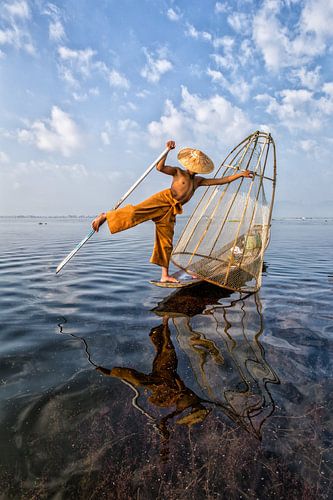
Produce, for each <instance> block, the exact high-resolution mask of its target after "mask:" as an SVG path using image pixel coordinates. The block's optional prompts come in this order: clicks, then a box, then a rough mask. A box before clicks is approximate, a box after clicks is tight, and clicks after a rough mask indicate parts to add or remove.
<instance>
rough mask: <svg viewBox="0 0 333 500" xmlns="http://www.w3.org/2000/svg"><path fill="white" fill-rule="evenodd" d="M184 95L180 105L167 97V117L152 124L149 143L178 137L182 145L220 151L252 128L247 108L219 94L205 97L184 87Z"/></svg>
mask: <svg viewBox="0 0 333 500" xmlns="http://www.w3.org/2000/svg"><path fill="white" fill-rule="evenodd" d="M181 97H182V100H181V103H180V106H178V107H177V108H176V107H175V106H174V104H173V103H172V102H171V101H170V100H167V101H166V103H165V111H164V114H163V116H161V118H160V119H159V121H153V122H151V123H150V124H149V126H148V132H149V142H150V144H151V145H152V146H153V147H155V146H159V145H160V144H161V143H163V142H164V141H165V140H166V139H167V138H169V137H174V138H176V140H177V142H178V143H181V144H182V145H197V146H198V147H201V148H206V149H211V150H215V151H217V152H218V153H220V152H221V151H225V145H226V144H227V145H230V144H234V143H235V141H237V140H239V139H241V138H242V137H243V136H244V135H246V134H247V133H248V132H249V131H250V130H251V128H252V125H251V123H250V121H249V120H248V118H247V117H246V115H245V114H244V113H243V111H242V110H241V109H239V108H238V107H236V106H233V105H232V104H231V103H230V102H229V101H228V100H227V99H225V98H224V97H222V96H220V95H218V94H216V95H213V96H212V97H209V98H206V99H205V98H201V97H199V96H198V95H196V94H191V93H190V92H189V91H188V90H187V88H186V87H182V92H181Z"/></svg>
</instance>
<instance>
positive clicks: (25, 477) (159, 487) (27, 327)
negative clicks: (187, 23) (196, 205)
mask: <svg viewBox="0 0 333 500" xmlns="http://www.w3.org/2000/svg"><path fill="white" fill-rule="evenodd" d="M184 220H185V219H184V218H179V220H178V223H177V225H178V229H177V231H178V232H179V230H180V228H181V227H182V225H183V223H184ZM0 228H1V234H2V238H1V242H0V319H1V344H0V361H1V363H0V383H1V386H0V387H1V391H0V398H1V406H0V443H1V449H0V480H1V486H2V488H1V498H56V499H61V498H66V499H67V498H79V497H81V498H96V499H97V498H105V497H106V498H119V499H124V498H136V499H150V498H152V499H153V498H154V499H155V498H161V499H163V498H168V499H182V498H184V499H185V498H191V497H192V498H198V499H199V498H200V499H201V498H228V499H229V498H263V499H267V498H306V499H312V498H332V478H333V476H332V449H331V444H332V436H333V434H332V432H333V425H332V416H331V415H332V396H331V395H332V389H333V388H332V385H333V384H332V350H333V349H332V348H333V342H332V336H333V311H332V291H333V268H332V261H333V250H332V248H333V221H331V220H328V221H327V222H325V221H324V220H318V221H315V220H312V221H301V220H299V221H274V222H273V228H272V239H271V243H270V247H269V248H268V250H267V252H266V256H265V263H266V266H265V273H264V277H263V286H262V288H261V290H260V291H259V292H258V293H257V294H254V295H250V296H246V295H245V294H243V295H240V294H237V293H230V292H228V291H226V290H223V289H221V288H217V287H213V286H211V285H208V284H205V285H201V286H197V287H193V288H191V289H187V290H182V291H179V292H172V291H171V292H168V291H167V290H163V289H160V288H157V287H153V286H151V285H150V284H149V283H148V281H149V279H158V276H159V273H158V269H157V268H156V267H155V266H152V265H151V264H149V256H150V252H151V247H152V239H153V225H152V224H151V225H150V224H145V225H142V226H140V227H137V228H135V229H132V230H130V231H127V232H125V233H120V234H117V235H114V236H112V238H110V237H109V235H108V233H107V231H106V230H105V231H104V230H103V231H102V232H101V234H98V235H96V236H94V237H93V238H92V239H91V240H90V241H89V242H88V243H87V244H86V245H85V247H83V248H82V250H81V251H80V252H79V254H78V255H77V256H76V257H75V259H73V261H71V262H70V263H69V264H68V265H67V266H66V267H65V268H64V270H63V271H62V272H61V273H60V274H59V275H58V276H56V275H55V268H56V266H57V264H58V263H59V261H60V260H62V258H63V257H64V256H65V255H66V254H67V253H68V252H69V251H70V250H71V249H72V248H73V247H74V246H75V245H76V244H77V242H78V241H79V240H80V239H81V238H82V237H83V236H84V235H85V234H86V233H87V232H88V231H89V220H88V219H85V218H78V219H70V218H62V219H61V218H59V219H57V218H47V219H34V218H25V219H20V218H2V219H0Z"/></svg>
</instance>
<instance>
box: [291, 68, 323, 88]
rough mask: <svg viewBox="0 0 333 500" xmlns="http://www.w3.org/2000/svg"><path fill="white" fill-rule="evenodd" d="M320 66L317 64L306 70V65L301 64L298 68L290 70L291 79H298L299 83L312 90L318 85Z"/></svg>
mask: <svg viewBox="0 0 333 500" xmlns="http://www.w3.org/2000/svg"><path fill="white" fill-rule="evenodd" d="M320 70H321V68H320V66H317V67H316V68H315V69H314V70H312V71H311V70H307V69H306V67H304V66H301V67H300V68H297V69H294V70H292V71H291V77H292V79H297V80H299V82H300V84H301V85H302V86H303V87H305V88H308V89H310V90H314V89H316V88H317V87H318V85H319V82H320Z"/></svg>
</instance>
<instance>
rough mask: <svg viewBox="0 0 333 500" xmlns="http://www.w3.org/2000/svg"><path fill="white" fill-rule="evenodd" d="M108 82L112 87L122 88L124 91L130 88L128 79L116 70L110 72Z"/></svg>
mask: <svg viewBox="0 0 333 500" xmlns="http://www.w3.org/2000/svg"><path fill="white" fill-rule="evenodd" d="M108 80H109V84H110V86H111V87H120V88H123V89H128V88H129V81H128V80H127V78H126V77H125V76H124V75H122V74H121V73H119V71H116V70H115V69H111V70H109V72H108Z"/></svg>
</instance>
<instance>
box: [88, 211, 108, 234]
mask: <svg viewBox="0 0 333 500" xmlns="http://www.w3.org/2000/svg"><path fill="white" fill-rule="evenodd" d="M105 221H106V215H105V213H104V212H103V213H102V214H100V215H99V216H98V217H96V218H95V219H94V220H93V221H92V223H91V227H92V228H93V229H94V230H95V231H96V233H98V230H99V228H100V226H101V225H102V224H104V222H105Z"/></svg>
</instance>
